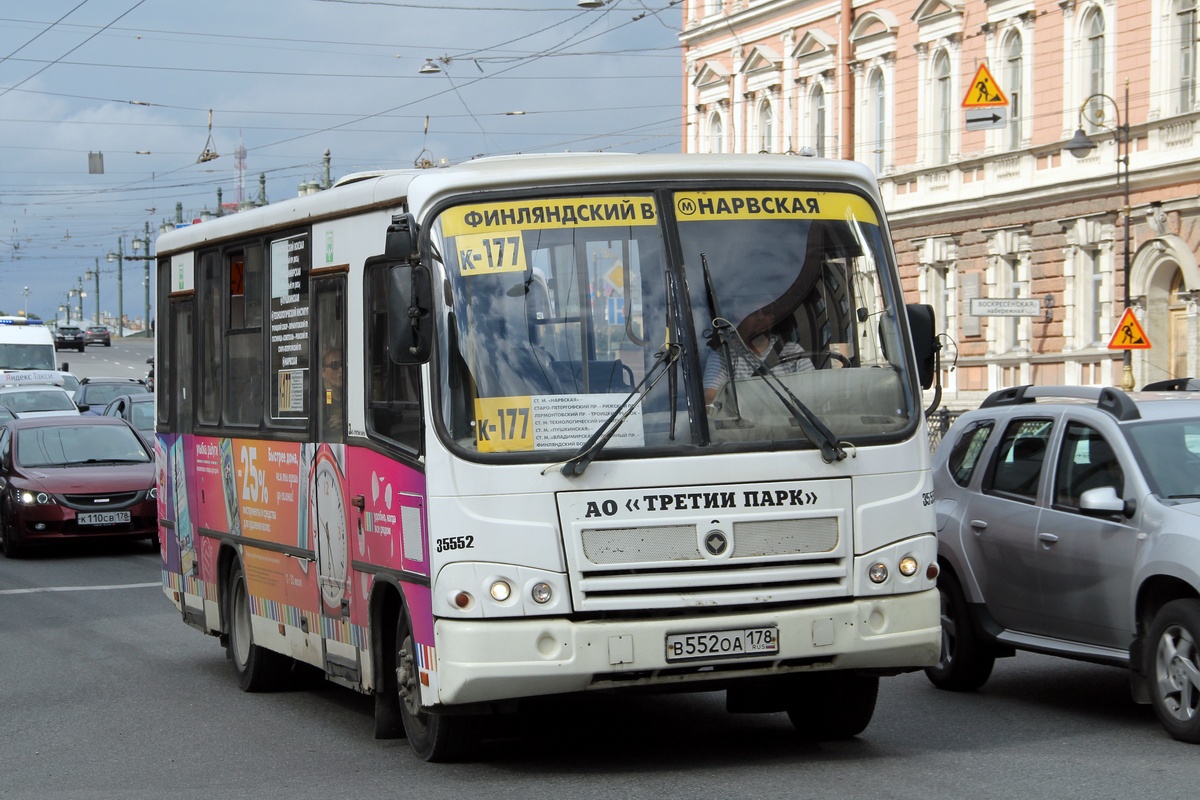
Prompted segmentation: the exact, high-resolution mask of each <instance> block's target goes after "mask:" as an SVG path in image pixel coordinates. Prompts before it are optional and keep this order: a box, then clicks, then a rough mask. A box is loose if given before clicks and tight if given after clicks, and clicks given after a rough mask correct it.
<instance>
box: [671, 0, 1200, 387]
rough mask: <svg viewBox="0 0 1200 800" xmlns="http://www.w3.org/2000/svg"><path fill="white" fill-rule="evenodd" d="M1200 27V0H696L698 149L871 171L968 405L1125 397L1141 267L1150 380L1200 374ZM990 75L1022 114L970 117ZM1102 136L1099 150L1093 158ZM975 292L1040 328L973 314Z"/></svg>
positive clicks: (1140, 357)
mask: <svg viewBox="0 0 1200 800" xmlns="http://www.w3.org/2000/svg"><path fill="white" fill-rule="evenodd" d="M1197 36H1198V30H1197V0H1132V1H1130V2H1125V1H1122V2H1117V1H1116V0H1061V1H1060V0H964V1H962V2H958V1H956V0H923V1H922V0H890V2H871V1H870V0H867V1H865V2H864V1H863V0H831V1H830V2H812V1H811V0H686V6H685V9H684V30H683V32H682V34H681V40H682V42H683V49H684V60H685V81H686V87H685V96H686V98H687V99H686V103H687V106H686V109H685V111H686V131H685V142H686V148H687V150H688V151H689V152H759V151H768V152H778V153H787V152H799V151H801V150H802V148H811V149H812V150H813V151H815V152H816V153H817V154H818V155H823V156H826V157H829V158H852V159H856V160H858V161H862V162H864V163H866V164H867V165H869V166H871V167H872V168H873V169H874V170H875V173H876V175H877V176H878V178H879V183H880V187H881V189H882V191H883V196H884V198H885V203H886V206H887V210H888V213H889V215H890V218H891V222H892V234H893V237H894V239H895V243H896V251H897V255H898V258H899V262H900V269H901V274H902V276H903V278H904V283H905V288H906V291H907V293H908V295H909V300H910V301H921V302H926V303H930V304H931V305H933V306H934V308H935V309H936V311H937V316H938V323H939V327H941V328H942V329H943V330H945V331H946V333H947V334H948V335H949V336H950V338H952V339H953V340H954V342H955V343H956V344H957V351H958V358H957V363H956V366H954V368H953V369H951V368H950V366H951V363H950V360H951V359H952V358H953V356H954V351H955V347H954V346H950V347H948V348H947V350H946V351H945V354H946V356H947V358H946V360H944V361H943V367H944V371H943V376H942V377H943V383H944V386H945V387H946V390H947V395H946V400H945V403H946V404H947V405H949V406H950V407H954V408H963V407H968V406H972V405H975V404H977V403H978V401H979V400H980V399H981V398H982V397H983V396H984V395H985V394H986V393H987V392H989V391H992V390H995V389H998V388H1001V387H1005V386H1013V385H1017V384H1021V383H1069V384H1094V385H1120V384H1121V381H1122V355H1123V354H1122V353H1121V352H1120V351H1110V350H1108V349H1107V345H1108V342H1109V339H1110V337H1111V335H1112V332H1113V329H1114V328H1115V327H1116V323H1117V321H1118V320H1119V319H1120V317H1121V315H1122V313H1123V311H1124V308H1125V287H1126V279H1125V276H1126V272H1128V275H1129V292H1130V297H1131V305H1132V306H1133V308H1134V309H1135V314H1136V315H1137V318H1138V320H1139V322H1140V324H1141V326H1142V327H1143V328H1144V330H1145V332H1146V334H1147V335H1148V338H1149V340H1150V342H1151V344H1152V345H1153V346H1152V348H1151V349H1149V350H1137V351H1133V353H1132V363H1133V379H1134V384H1135V385H1136V386H1137V387H1141V386H1142V385H1143V384H1145V383H1147V382H1149V381H1153V380H1160V379H1164V378H1169V377H1183V376H1196V375H1200V329H1198V327H1197V310H1198V307H1197V304H1198V302H1200V268H1198V267H1197V253H1198V252H1200V146H1198V145H1200V141H1198V137H1200V125H1198V119H1200V106H1198V103H1197V95H1198V87H1197V84H1198V82H1200V81H1198V77H1200V66H1198V64H1197V55H1198V49H1200V48H1198V46H1197ZM981 65H985V66H986V68H987V71H988V73H990V76H991V78H992V80H993V83H990V84H989V85H988V86H986V87H980V88H981V91H983V90H987V89H998V90H999V92H998V94H991V95H989V97H988V99H989V100H995V98H997V97H998V96H1002V97H1003V99H1005V100H1007V101H1008V102H1007V104H1006V105H1004V106H1000V107H992V106H985V107H977V108H972V109H970V110H969V111H970V114H971V118H972V120H973V121H972V123H971V124H970V126H968V123H967V114H968V110H967V109H964V108H963V104H964V101H965V100H967V99H969V98H972V97H974V98H975V100H974V102H982V101H980V100H979V98H980V97H981V95H980V94H978V93H976V94H974V95H971V94H969V90H970V89H974V88H975V87H974V85H973V84H974V81H975V78H976V77H977V73H978V71H979V68H980V66H981ZM1088 98H1091V99H1090V100H1089V99H1088ZM993 115H994V116H993ZM995 117H999V119H997V118H995ZM983 125H992V126H998V127H988V128H984V129H980V127H981V126H983ZM1081 126H1082V127H1083V129H1084V130H1085V132H1086V133H1088V134H1089V136H1090V137H1091V138H1092V139H1093V140H1094V142H1095V144H1096V148H1095V149H1094V150H1093V151H1092V152H1091V153H1090V155H1087V156H1086V157H1083V158H1076V157H1075V156H1074V155H1073V154H1071V153H1070V152H1069V151H1067V149H1066V145H1067V144H1068V142H1069V141H1070V140H1071V139H1072V136H1073V134H1074V133H1075V131H1076V129H1078V128H1080V127H1081ZM1126 152H1127V155H1128V159H1127V161H1126V160H1125V158H1124V157H1125V155H1126ZM1126 191H1128V195H1129V212H1128V218H1126V216H1125V214H1124V213H1122V210H1123V208H1124V206H1125V194H1126ZM1126 219H1128V223H1126ZM1126 231H1128V237H1129V249H1128V256H1126V252H1127V251H1126V249H1125V239H1126ZM1127 257H1128V267H1127V266H1126V258H1127ZM973 298H995V299H999V298H1018V299H1023V300H1025V303H1024V304H1021V306H1020V310H1021V311H1022V312H1023V315H1021V316H983V315H979V316H976V315H972V313H971V311H972V303H971V300H972V299H973ZM1035 300H1036V301H1037V305H1036V307H1034V306H1033V304H1032V303H1031V301H1035ZM979 305H980V304H976V306H977V308H976V310H977V312H982V311H986V310H987V309H981V308H978V306H979ZM1031 309H1032V310H1031ZM993 310H994V304H993Z"/></svg>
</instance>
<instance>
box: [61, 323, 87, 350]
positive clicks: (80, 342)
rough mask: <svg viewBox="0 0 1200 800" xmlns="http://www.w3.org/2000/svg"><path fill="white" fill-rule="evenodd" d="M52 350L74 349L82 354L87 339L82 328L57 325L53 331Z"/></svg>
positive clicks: (85, 347)
mask: <svg viewBox="0 0 1200 800" xmlns="http://www.w3.org/2000/svg"><path fill="white" fill-rule="evenodd" d="M54 349H55V350H66V349H75V350H78V351H79V352H81V353H82V352H83V351H84V350H86V349H87V339H86V338H85V337H84V333H83V328H76V327H74V326H73V325H59V326H58V328H57V329H56V330H55V331H54Z"/></svg>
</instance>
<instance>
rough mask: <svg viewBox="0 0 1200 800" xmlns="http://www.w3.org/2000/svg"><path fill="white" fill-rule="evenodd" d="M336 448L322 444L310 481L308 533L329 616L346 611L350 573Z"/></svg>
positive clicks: (340, 474)
mask: <svg viewBox="0 0 1200 800" xmlns="http://www.w3.org/2000/svg"><path fill="white" fill-rule="evenodd" d="M344 484H345V481H344V480H343V478H342V468H341V466H339V464H338V462H337V459H336V458H335V457H334V454H333V451H332V450H331V449H330V447H329V446H328V445H321V446H320V447H319V448H318V450H317V454H316V456H315V457H314V458H313V462H312V470H311V472H310V473H309V483H308V521H309V536H310V537H311V538H310V541H311V542H312V543H313V547H314V548H315V549H316V554H317V583H318V584H319V585H320V587H321V603H322V606H323V608H324V611H325V613H326V614H327V615H328V616H335V617H341V616H344V615H345V613H346V609H345V608H344V607H343V605H342V601H343V600H344V599H345V598H346V597H347V591H348V586H349V573H350V543H349V541H348V538H347V528H348V523H347V519H346V490H345V485H344Z"/></svg>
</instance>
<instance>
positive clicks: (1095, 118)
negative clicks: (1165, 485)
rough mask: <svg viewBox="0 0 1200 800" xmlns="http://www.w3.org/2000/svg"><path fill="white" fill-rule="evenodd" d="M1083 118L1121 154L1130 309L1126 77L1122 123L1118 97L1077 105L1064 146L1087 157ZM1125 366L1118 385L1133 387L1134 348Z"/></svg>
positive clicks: (1095, 97)
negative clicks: (1074, 126) (1110, 119)
mask: <svg viewBox="0 0 1200 800" xmlns="http://www.w3.org/2000/svg"><path fill="white" fill-rule="evenodd" d="M1093 100H1098V101H1104V102H1108V103H1112V108H1113V115H1114V116H1115V117H1116V124H1115V125H1109V124H1108V123H1107V121H1106V120H1105V118H1104V104H1103V103H1097V104H1095V105H1092V101H1093ZM1084 122H1086V123H1087V124H1088V125H1091V126H1093V127H1096V128H1102V129H1104V130H1105V131H1111V132H1112V133H1113V136H1114V137H1115V139H1116V142H1117V144H1118V145H1120V155H1118V156H1117V182H1118V183H1121V184H1122V185H1123V188H1124V193H1125V206H1124V208H1123V209H1122V211H1121V215H1122V216H1123V217H1124V218H1125V308H1126V309H1129V308H1130V306H1132V304H1133V303H1132V298H1131V297H1130V293H1129V267H1130V263H1129V139H1130V136H1129V79H1128V78H1126V79H1125V123H1124V124H1122V123H1121V108H1120V106H1118V105H1117V101H1116V100H1114V99H1112V98H1111V97H1109V96H1108V95H1106V94H1093V95H1091V96H1090V97H1088V98H1087V99H1086V100H1084V101H1083V105H1081V106H1080V107H1079V128H1078V130H1076V131H1075V135H1074V136H1072V137H1071V141H1069V142H1067V144H1066V145H1065V146H1064V148H1063V149H1064V150H1066V151H1067V152H1068V153H1070V154H1071V155H1073V156H1075V158H1087V157H1088V155H1090V154H1091V152H1092V151H1093V150H1095V149H1096V143H1095V142H1094V141H1092V138H1091V137H1090V136H1088V135H1087V134H1086V133H1085V132H1084V130H1083V125H1084ZM1123 361H1124V370H1123V372H1122V374H1121V388H1122V389H1124V390H1125V391H1127V392H1130V391H1133V351H1132V350H1130V349H1128V348H1126V349H1125V355H1124V358H1123Z"/></svg>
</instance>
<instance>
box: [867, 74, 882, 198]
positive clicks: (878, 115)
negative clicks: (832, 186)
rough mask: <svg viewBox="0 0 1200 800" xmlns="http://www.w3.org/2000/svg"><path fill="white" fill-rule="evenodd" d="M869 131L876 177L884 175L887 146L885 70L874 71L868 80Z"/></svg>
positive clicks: (871, 163)
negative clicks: (885, 149)
mask: <svg viewBox="0 0 1200 800" xmlns="http://www.w3.org/2000/svg"><path fill="white" fill-rule="evenodd" d="M867 103H868V114H867V125H868V127H867V130H868V131H869V136H870V142H869V147H870V150H871V159H870V161H869V162H868V163H869V164H870V165H871V168H872V169H874V170H875V174H876V175H882V174H883V165H884V148H885V147H886V144H887V138H886V131H887V111H886V109H887V94H886V92H885V91H884V82H883V70H881V69H874V70H872V71H871V74H870V76H869V77H868V78H867Z"/></svg>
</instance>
